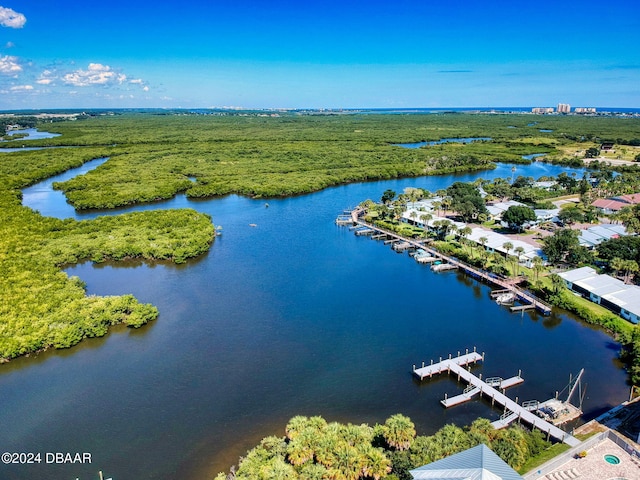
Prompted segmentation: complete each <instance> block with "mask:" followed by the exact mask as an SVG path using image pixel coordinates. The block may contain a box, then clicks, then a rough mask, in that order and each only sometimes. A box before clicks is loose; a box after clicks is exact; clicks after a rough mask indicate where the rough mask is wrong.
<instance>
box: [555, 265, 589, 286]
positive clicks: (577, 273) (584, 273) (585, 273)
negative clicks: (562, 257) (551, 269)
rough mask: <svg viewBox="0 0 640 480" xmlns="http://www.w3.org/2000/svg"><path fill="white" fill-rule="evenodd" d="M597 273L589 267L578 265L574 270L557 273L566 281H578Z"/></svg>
mask: <svg viewBox="0 0 640 480" xmlns="http://www.w3.org/2000/svg"><path fill="white" fill-rule="evenodd" d="M595 275H597V273H596V271H595V270H594V269H593V268H591V267H580V268H576V269H574V270H569V271H566V272H562V273H559V274H558V276H560V277H562V279H563V280H565V281H567V282H571V283H574V282H578V281H580V280H585V279H587V278H590V277H593V276H595Z"/></svg>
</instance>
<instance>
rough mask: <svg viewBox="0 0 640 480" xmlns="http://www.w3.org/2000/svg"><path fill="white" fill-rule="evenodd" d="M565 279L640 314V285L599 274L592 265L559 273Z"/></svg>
mask: <svg viewBox="0 0 640 480" xmlns="http://www.w3.org/2000/svg"><path fill="white" fill-rule="evenodd" d="M558 275H560V277H562V278H563V279H564V280H565V281H567V282H571V283H574V284H576V285H578V286H579V287H582V288H584V289H585V290H587V291H588V292H590V293H593V294H594V295H598V296H599V297H601V298H604V299H605V300H608V301H609V302H611V303H613V304H614V305H617V306H619V307H621V308H624V309H625V310H627V311H628V312H631V313H633V314H635V315H638V316H640V287H638V286H636V285H627V284H625V283H624V282H623V281H621V280H618V279H617V278H613V277H611V276H609V275H598V274H597V273H596V271H595V270H594V269H593V268H591V267H582V268H576V269H575V270H569V271H567V272H563V273H559V274H558Z"/></svg>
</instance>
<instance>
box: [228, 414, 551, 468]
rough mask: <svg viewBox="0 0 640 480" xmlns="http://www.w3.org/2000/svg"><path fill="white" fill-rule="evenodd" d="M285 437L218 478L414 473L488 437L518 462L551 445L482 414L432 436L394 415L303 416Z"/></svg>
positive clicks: (268, 441)
mask: <svg viewBox="0 0 640 480" xmlns="http://www.w3.org/2000/svg"><path fill="white" fill-rule="evenodd" d="M285 432H286V436H285V437H275V436H272V437H267V438H265V439H263V440H262V442H261V443H260V445H258V446H257V447H255V448H253V449H252V450H250V451H249V452H247V454H246V455H245V456H244V457H242V458H241V459H240V463H239V465H238V467H237V469H236V468H235V467H233V468H232V469H231V471H230V473H229V474H224V473H220V474H219V475H218V476H217V477H216V479H217V480H225V479H226V480H233V479H237V480H242V479H247V480H249V479H250V480H254V479H265V480H266V479H273V478H282V479H291V480H295V479H305V480H308V479H318V480H320V479H335V480H358V479H360V478H362V479H365V478H372V479H376V480H377V479H381V478H388V479H401V480H408V479H410V478H411V474H410V473H409V470H411V469H414V468H417V467H420V466H422V465H425V464H427V463H431V462H435V461H436V460H440V459H442V458H445V457H447V456H449V455H453V454H454V453H457V452H461V451H463V450H466V449H468V448H471V447H473V446H475V445H479V444H480V443H484V444H485V445H487V446H488V447H489V448H491V449H492V450H493V451H494V452H495V453H496V454H498V455H499V456H500V457H501V458H502V459H503V460H504V461H505V462H507V463H508V464H509V465H511V466H512V467H513V468H516V469H517V468H520V467H522V465H524V464H525V463H526V462H527V461H528V460H529V459H530V458H532V457H533V456H537V455H540V454H541V453H542V452H544V451H545V450H547V449H548V448H549V447H550V444H549V443H548V442H546V441H545V440H544V438H543V436H542V434H541V433H540V432H539V431H537V430H534V431H533V432H529V431H527V430H524V429H523V428H522V427H520V426H517V425H513V426H510V427H509V428H507V429H504V430H495V429H494V428H493V426H492V425H491V422H490V421H489V420H486V419H482V418H479V419H477V420H476V421H474V422H473V423H472V424H471V425H470V426H469V427H465V428H460V427H457V426H455V425H445V426H444V427H443V428H441V429H440V430H438V431H437V432H436V433H435V434H433V435H430V436H416V431H415V427H414V424H413V422H412V421H411V420H410V419H409V418H408V417H405V416H403V415H400V414H398V415H393V416H392V417H390V418H388V419H387V420H386V422H385V423H384V424H383V425H375V426H373V427H370V426H369V425H366V424H362V425H352V424H347V425H344V424H340V423H336V422H331V423H328V422H327V421H326V420H324V419H323V418H322V417H303V416H297V417H294V418H292V419H291V420H290V421H289V424H288V425H287V427H286V429H285Z"/></svg>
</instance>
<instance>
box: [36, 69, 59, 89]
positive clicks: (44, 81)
mask: <svg viewBox="0 0 640 480" xmlns="http://www.w3.org/2000/svg"><path fill="white" fill-rule="evenodd" d="M56 79H57V76H56V74H55V72H54V71H52V70H44V71H43V72H42V73H41V74H40V78H38V80H36V83H37V84H39V85H51V84H52V83H53V82H54V81H55V80H56Z"/></svg>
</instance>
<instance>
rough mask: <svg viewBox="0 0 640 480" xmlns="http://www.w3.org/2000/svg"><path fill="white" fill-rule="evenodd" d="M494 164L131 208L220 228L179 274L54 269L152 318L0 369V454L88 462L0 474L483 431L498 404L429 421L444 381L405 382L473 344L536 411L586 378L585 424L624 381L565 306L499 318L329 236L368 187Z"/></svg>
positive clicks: (89, 469)
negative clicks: (276, 443) (339, 429)
mask: <svg viewBox="0 0 640 480" xmlns="http://www.w3.org/2000/svg"><path fill="white" fill-rule="evenodd" d="M97 163H99V161H97V162H96V164H97ZM96 164H92V165H89V166H88V167H87V166H85V168H94V167H95V166H97V165H96ZM515 167H516V173H517V174H518V175H520V174H521V175H526V176H532V177H534V178H538V177H540V176H543V175H545V176H548V175H555V174H557V173H559V172H560V171H566V169H562V168H560V167H556V166H552V165H548V164H545V163H542V162H536V163H533V164H531V165H529V166H522V165H516V166H515ZM511 168H512V165H499V166H498V168H497V169H495V170H491V171H484V172H478V173H473V174H463V175H448V176H441V177H425V178H414V179H401V180H390V181H380V182H368V183H360V184H352V185H345V186H338V187H334V188H328V189H326V190H323V191H321V192H318V193H314V194H310V195H303V196H299V197H294V198H286V199H270V200H269V207H268V208H266V207H265V202H264V200H262V201H261V200H252V199H248V198H244V197H240V196H235V195H230V196H227V197H224V198H219V199H213V200H206V201H189V200H188V199H186V198H185V197H184V196H178V197H176V198H175V199H173V200H170V201H168V202H163V203H161V204H153V205H146V206H141V207H136V208H134V209H141V208H167V207H172V208H173V207H184V206H189V207H192V208H196V209H197V210H199V211H202V212H206V213H208V214H210V215H211V216H212V218H213V221H214V223H215V224H216V225H218V224H219V225H222V226H223V234H222V236H221V237H218V238H217V239H216V240H215V242H214V244H213V246H212V248H211V251H210V252H209V253H208V254H206V255H204V256H202V257H201V258H198V259H195V260H193V261H190V262H187V263H186V264H184V265H180V266H176V265H172V264H166V263H154V264H146V263H142V262H122V263H107V264H101V265H92V264H89V263H85V264H82V265H77V266H74V267H71V268H69V269H68V270H67V272H68V274H70V275H78V276H79V277H81V278H82V279H83V280H84V281H85V282H86V283H87V291H88V293H89V294H96V295H118V294H124V293H133V294H134V295H135V296H136V297H137V298H139V299H140V300H141V301H144V302H151V303H153V304H155V305H157V306H158V307H159V309H160V312H161V313H160V317H159V318H158V319H157V320H156V321H155V322H152V323H151V324H149V325H147V326H145V327H143V328H142V329H139V330H131V329H127V328H125V327H116V328H114V329H113V331H112V333H110V334H109V335H108V336H106V337H103V338H100V339H91V340H86V341H83V342H82V343H81V344H80V345H79V346H77V347H74V348H72V349H69V350H64V351H51V352H45V353H43V354H40V355H35V356H31V357H29V358H20V359H17V360H14V361H12V362H10V363H8V364H6V365H0V403H1V404H2V409H0V425H2V429H0V445H2V449H3V450H4V451H15V452H43V453H44V452H90V453H91V454H92V463H91V464H90V465H55V464H40V465H11V466H4V465H0V478H2V479H7V480H25V479H32V478H46V479H53V480H58V479H59V480H72V479H75V478H80V479H81V480H89V479H95V478H97V477H96V475H97V471H98V470H102V471H104V473H105V474H106V475H105V476H106V477H113V478H114V480H128V479H162V480H173V479H176V480H178V479H181V480H196V479H198V480H200V479H207V478H212V476H213V475H214V474H215V473H217V472H218V471H221V470H226V469H228V468H229V466H230V465H232V464H234V463H236V462H237V459H238V456H240V455H243V454H244V453H245V452H246V450H247V449H249V448H251V447H252V446H254V445H255V444H256V443H257V442H259V440H260V439H261V438H262V437H264V436H267V435H283V433H284V426H285V424H286V423H287V421H288V419H289V418H291V417H292V416H294V415H297V414H303V415H323V416H325V418H327V419H328V420H337V421H345V422H352V423H360V422H368V423H375V422H383V421H384V420H385V419H386V418H387V417H388V416H390V415H392V414H395V413H398V412H402V413H404V414H406V415H409V416H410V417H411V418H412V419H413V421H414V422H415V423H416V426H417V430H418V432H420V433H422V434H429V433H433V432H434V431H435V430H436V429H437V428H439V427H441V426H443V425H444V424H446V423H451V422H455V423H458V424H465V423H469V422H471V421H472V420H474V419H475V418H477V417H478V416H485V417H489V418H491V419H497V418H498V417H499V416H500V414H501V412H500V411H496V410H491V408H490V405H489V404H488V403H487V402H485V401H480V400H479V401H473V402H470V403H468V404H466V405H462V406H459V407H455V408H453V409H451V410H445V409H443V408H442V406H441V405H440V403H439V400H440V399H442V398H443V396H444V394H445V393H448V394H449V395H450V396H451V395H454V394H457V393H460V391H461V390H462V387H461V386H460V385H457V384H456V382H455V380H452V379H449V378H446V377H442V378H440V379H434V380H431V381H428V382H427V381H425V382H423V383H420V382H417V381H416V380H415V379H414V378H413V377H412V375H411V368H412V365H413V364H420V363H421V362H422V361H423V360H424V361H427V362H428V361H429V360H430V359H435V360H437V359H438V357H439V356H444V355H447V354H449V353H454V354H455V353H456V352H457V351H458V350H464V349H465V348H472V347H474V346H476V347H477V348H478V350H479V351H484V352H486V362H485V364H484V365H483V366H480V367H477V369H476V370H474V371H475V372H476V373H482V374H483V376H495V375H499V376H503V377H508V376H511V375H515V374H516V373H517V372H518V369H522V376H523V377H524V378H525V382H524V383H523V384H522V385H520V386H518V387H516V388H514V389H512V390H511V391H510V395H511V396H512V398H514V397H515V396H518V397H519V399H520V401H523V400H530V399H538V400H545V399H546V398H548V397H550V396H552V395H554V393H555V391H556V390H561V389H562V388H563V387H564V386H565V385H566V383H567V382H568V378H569V374H570V373H574V374H575V373H577V372H578V371H579V370H580V368H585V381H586V382H587V383H588V388H587V396H586V398H585V404H584V408H585V411H586V413H587V416H588V417H593V416H595V415H597V414H598V413H600V412H602V411H603V410H606V409H608V408H610V407H612V406H614V405H616V404H618V403H620V402H622V401H623V400H625V398H626V396H627V395H628V387H627V385H626V383H625V380H626V375H625V372H624V371H623V370H622V368H621V365H620V364H619V362H618V361H617V359H616V354H617V350H618V346H617V345H616V344H615V342H613V340H612V339H611V338H610V337H608V336H607V335H606V334H604V333H603V332H601V331H599V330H597V329H593V328H591V327H589V326H587V325H585V324H583V323H581V322H580V321H577V320H576V319H574V318H572V317H570V316H569V315H564V314H553V315H551V316H549V317H542V316H539V315H537V314H536V313H525V314H511V313H510V312H509V311H508V310H507V309H506V308H504V307H500V306H498V305H496V304H495V302H493V301H492V300H491V299H490V298H489V291H490V289H489V287H488V286H486V285H483V284H481V283H478V282H476V281H474V280H472V279H470V278H468V277H465V276H464V275H461V274H458V273H456V272H448V273H442V274H434V273H432V272H431V271H430V270H429V269H428V267H426V266H423V265H418V264H417V263H416V262H414V261H413V260H411V259H410V258H409V257H408V256H407V255H406V254H397V253H394V252H393V251H392V250H391V249H390V248H389V247H385V246H384V245H383V244H381V243H378V242H375V241H373V240H370V239H368V238H364V237H356V236H355V235H354V234H353V233H352V232H350V231H349V230H348V229H347V228H344V227H338V226H336V225H335V224H334V219H335V217H336V215H337V214H339V213H340V212H341V211H342V210H343V209H344V208H349V207H353V206H355V205H356V204H357V203H359V202H360V201H362V200H363V199H366V198H372V199H379V198H380V196H381V195H382V192H384V191H385V190H386V189H393V190H395V191H396V192H401V191H402V189H403V188H405V187H408V186H416V187H422V188H426V189H429V190H431V191H435V190H437V189H440V188H444V187H446V186H447V185H449V184H451V183H452V182H454V181H457V180H460V181H469V180H473V179H475V178H478V177H482V178H488V179H490V178H495V177H498V176H501V177H505V178H509V177H511V175H512V171H511ZM78 173H79V171H75V172H71V173H68V175H77V174H78ZM576 173H577V174H578V175H579V176H581V170H577V171H576ZM24 203H25V205H28V206H30V207H32V208H35V209H37V210H39V211H40V212H41V213H42V214H43V215H54V216H57V217H61V218H66V217H71V218H77V219H85V218H90V217H93V216H96V215H99V214H105V213H109V212H85V213H83V214H77V213H76V212H75V211H74V210H73V209H72V208H71V207H70V206H69V205H68V204H67V203H66V202H65V201H64V197H62V196H60V195H59V194H58V193H57V192H51V191H50V189H48V188H42V186H34V187H32V188H31V189H28V190H26V191H25V194H24ZM129 210H132V209H131V208H129V209H122V210H118V211H116V212H115V213H121V212H124V211H129ZM110 213H113V212H110ZM250 224H255V225H256V226H255V227H251V226H250Z"/></svg>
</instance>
